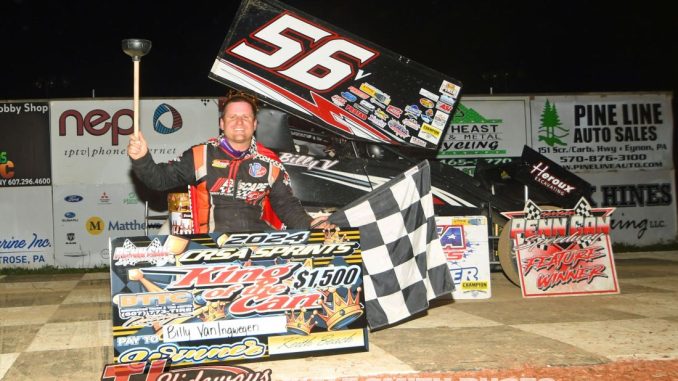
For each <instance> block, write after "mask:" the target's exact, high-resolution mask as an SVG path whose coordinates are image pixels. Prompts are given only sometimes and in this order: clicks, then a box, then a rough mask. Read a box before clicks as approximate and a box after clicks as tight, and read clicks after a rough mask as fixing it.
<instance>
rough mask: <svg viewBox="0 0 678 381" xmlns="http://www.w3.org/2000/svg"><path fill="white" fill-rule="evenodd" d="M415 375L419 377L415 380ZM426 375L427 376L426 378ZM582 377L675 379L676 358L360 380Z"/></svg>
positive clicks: (579, 380) (560, 380) (558, 380)
mask: <svg viewBox="0 0 678 381" xmlns="http://www.w3.org/2000/svg"><path fill="white" fill-rule="evenodd" d="M417 379H418V380H417ZM425 379H428V380H425ZM377 380H380V381H436V380H440V381H446V380H449V381H457V380H459V381H474V380H478V381H481V380H482V381H485V380H487V381H502V380H503V381H513V380H515V381H521V380H523V381H538V380H542V381H550V380H553V381H583V380H629V381H631V380H633V381H641V380H656V381H664V380H666V381H669V380H670V381H674V380H678V360H655V361H648V360H639V361H618V362H612V363H607V364H601V365H593V366H568V367H548V368H533V367H529V366H526V367H524V368H516V369H496V370H482V371H473V372H451V373H421V374H417V375H412V374H408V375H397V376H394V375H388V376H376V377H361V378H360V381H377Z"/></svg>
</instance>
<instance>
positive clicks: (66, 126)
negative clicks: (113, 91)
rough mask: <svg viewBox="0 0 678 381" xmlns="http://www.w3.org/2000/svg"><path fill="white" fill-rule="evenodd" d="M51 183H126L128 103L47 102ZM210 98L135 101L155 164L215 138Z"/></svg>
mask: <svg viewBox="0 0 678 381" xmlns="http://www.w3.org/2000/svg"><path fill="white" fill-rule="evenodd" d="M50 106H51V107H50V111H51V121H50V124H51V139H52V179H53V184H55V185H63V184H125V183H130V182H131V179H130V176H129V170H130V162H129V157H128V156H127V143H128V141H129V137H128V135H130V134H132V133H133V127H132V117H133V115H132V114H133V111H132V109H131V108H132V101H131V100H103V101H102V100H82V101H52V102H50ZM218 117H219V114H218V111H217V103H216V100H214V99H210V100H208V99H205V100H202V99H147V100H142V101H141V106H140V113H139V119H140V122H139V125H140V129H141V131H142V133H143V134H144V137H145V138H146V141H147V142H148V146H149V149H150V151H151V154H152V155H153V158H154V159H155V161H156V162H164V161H168V160H170V159H174V158H176V157H178V156H179V155H181V153H182V152H183V151H184V150H186V149H188V148H190V146H191V145H194V144H198V143H201V142H204V141H206V140H207V139H208V138H210V137H214V136H217V135H218V132H219V124H218Z"/></svg>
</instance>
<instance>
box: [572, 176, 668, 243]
mask: <svg viewBox="0 0 678 381" xmlns="http://www.w3.org/2000/svg"><path fill="white" fill-rule="evenodd" d="M579 175H580V176H581V177H582V178H583V179H584V180H586V181H588V182H590V183H591V184H592V185H593V186H595V192H593V201H594V202H595V203H596V205H597V206H600V207H615V208H616V210H615V212H614V213H613V214H612V216H611V223H610V228H611V234H610V235H611V237H612V242H613V243H625V244H629V245H635V246H645V245H652V244H656V243H661V242H670V241H673V240H674V239H675V238H676V233H678V231H677V230H676V202H675V198H676V184H675V180H674V179H675V175H674V171H673V170H671V171H633V172H628V171H626V172H599V173H580V174H579Z"/></svg>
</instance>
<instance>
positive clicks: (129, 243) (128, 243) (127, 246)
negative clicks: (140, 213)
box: [122, 239, 137, 252]
mask: <svg viewBox="0 0 678 381" xmlns="http://www.w3.org/2000/svg"><path fill="white" fill-rule="evenodd" d="M122 248H123V249H125V251H128V252H129V251H133V250H136V249H137V247H136V246H135V245H134V244H133V243H132V241H130V240H129V239H125V242H124V243H123V244H122Z"/></svg>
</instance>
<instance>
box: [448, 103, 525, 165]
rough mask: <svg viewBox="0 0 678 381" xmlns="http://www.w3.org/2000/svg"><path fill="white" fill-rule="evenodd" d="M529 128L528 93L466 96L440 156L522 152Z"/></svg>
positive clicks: (517, 153)
mask: <svg viewBox="0 0 678 381" xmlns="http://www.w3.org/2000/svg"><path fill="white" fill-rule="evenodd" d="M529 130H530V126H529V98H528V97H464V98H462V100H461V102H460V103H459V104H458V106H457V111H456V112H455V113H454V115H453V116H452V124H451V125H450V127H449V128H448V130H447V133H446V134H445V137H444V138H443V140H442V143H441V144H440V147H439V149H438V156H437V158H438V159H463V158H478V157H507V156H520V154H521V152H522V150H523V146H524V145H525V144H527V142H528V134H529ZM451 165H455V164H451ZM460 165H463V164H460Z"/></svg>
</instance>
